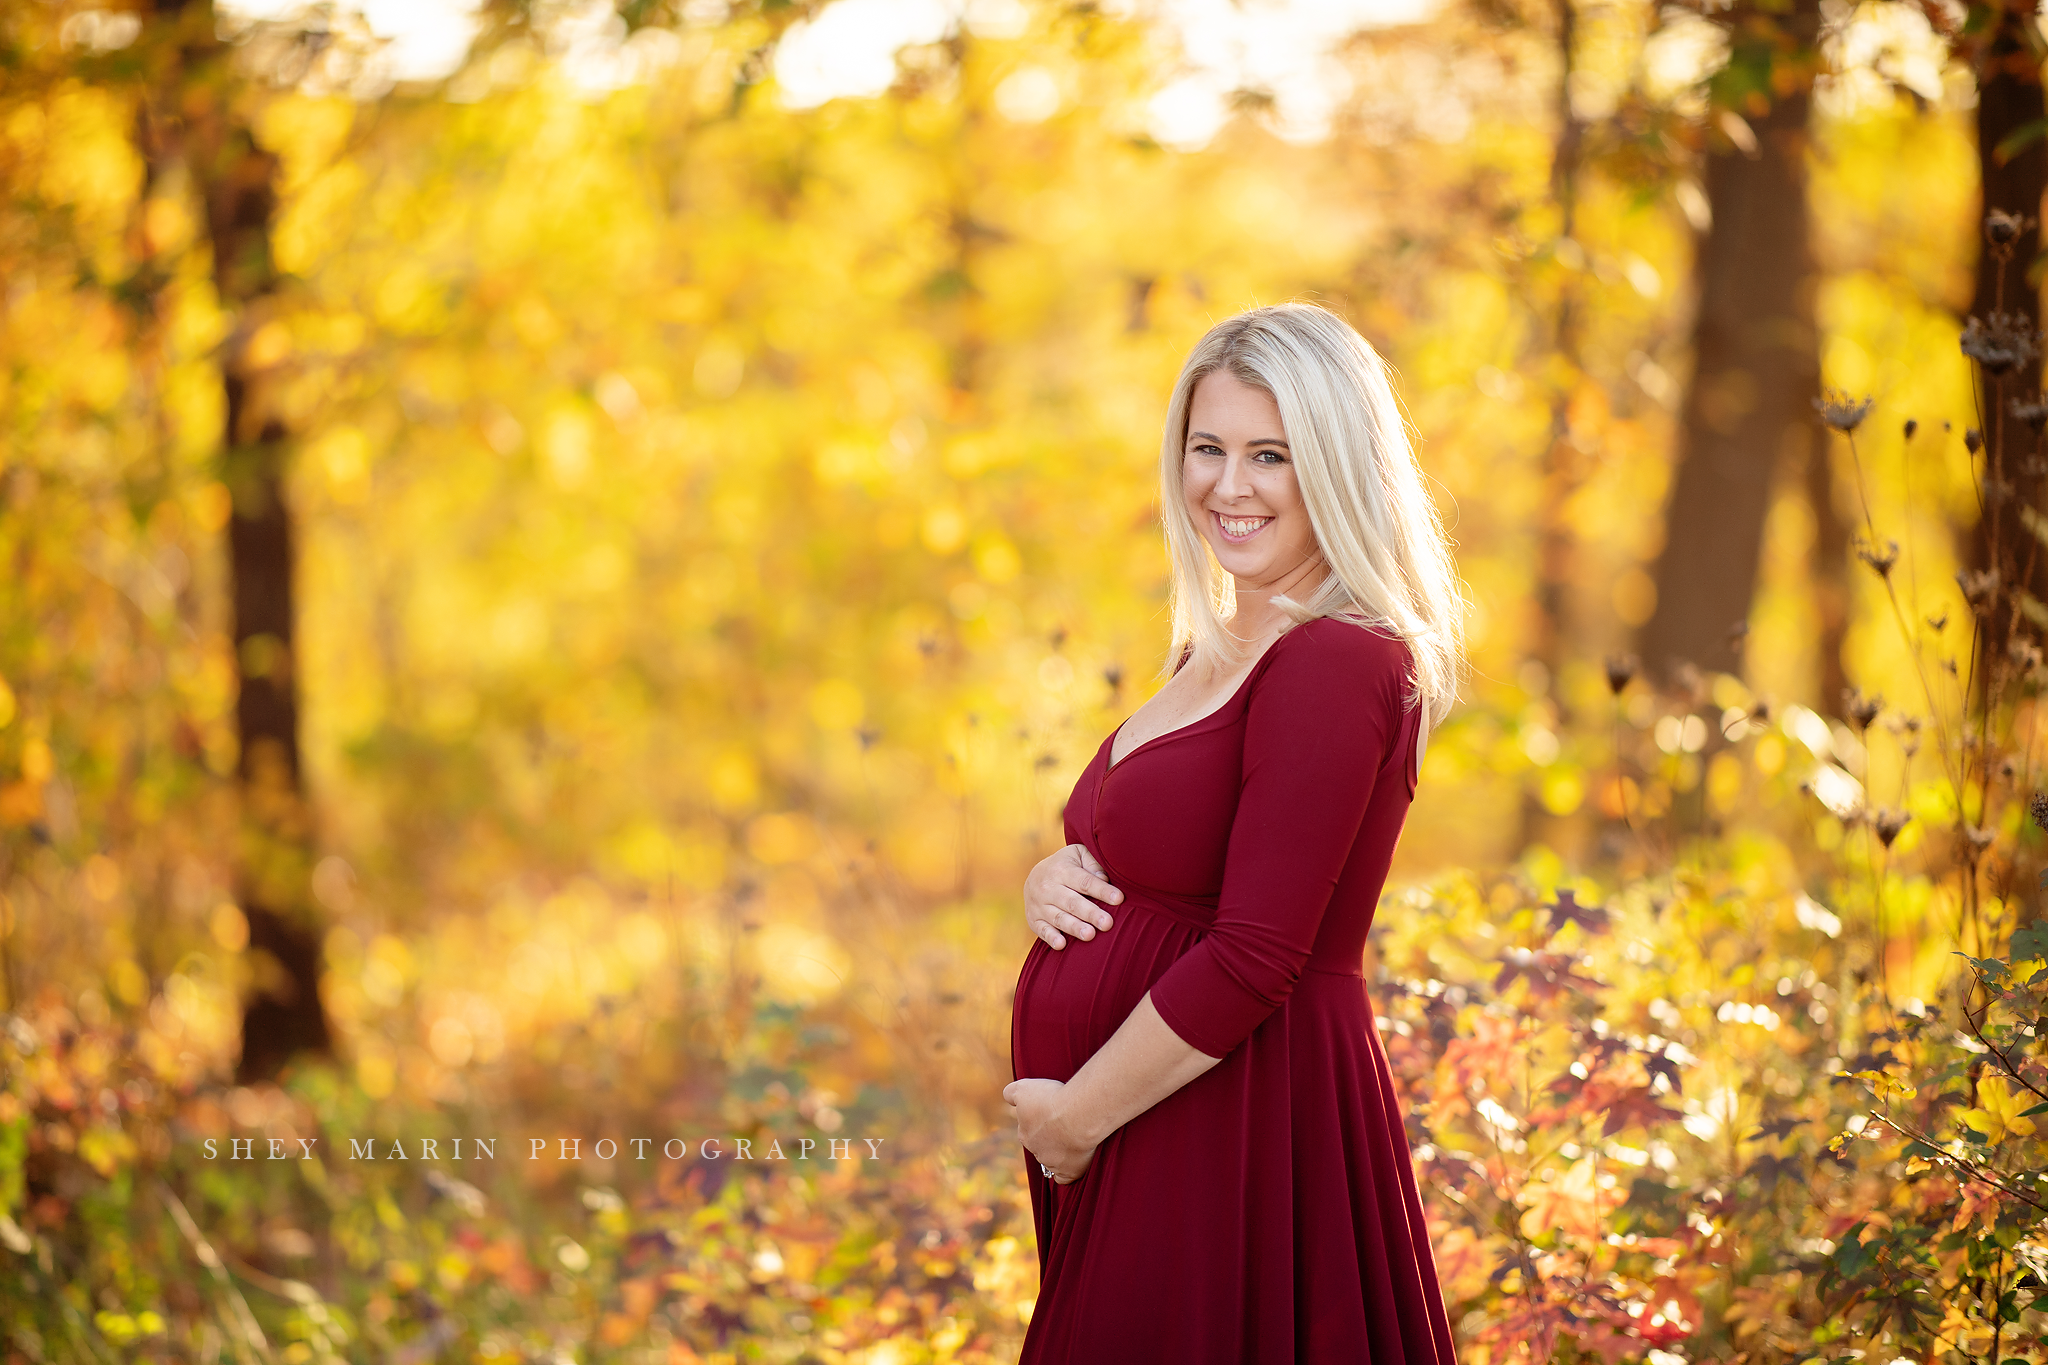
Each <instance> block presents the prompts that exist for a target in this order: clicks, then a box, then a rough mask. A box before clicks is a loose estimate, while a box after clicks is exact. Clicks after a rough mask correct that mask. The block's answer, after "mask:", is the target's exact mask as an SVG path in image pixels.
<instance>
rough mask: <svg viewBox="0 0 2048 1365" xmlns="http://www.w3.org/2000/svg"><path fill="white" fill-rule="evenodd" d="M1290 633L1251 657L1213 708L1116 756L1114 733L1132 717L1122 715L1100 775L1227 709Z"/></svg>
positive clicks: (1104, 751) (1283, 633) (1119, 732)
mask: <svg viewBox="0 0 2048 1365" xmlns="http://www.w3.org/2000/svg"><path fill="white" fill-rule="evenodd" d="M1289 634H1292V632H1291V631H1287V632H1282V634H1281V636H1280V639H1276V640H1275V641H1273V643H1272V644H1270V645H1267V646H1266V648H1265V649H1264V650H1263V651H1261V652H1260V654H1259V657H1258V658H1256V659H1254V660H1252V666H1251V667H1250V668H1248V669H1246V670H1245V674H1244V677H1243V678H1242V679H1241V680H1240V681H1239V682H1238V684H1237V688H1236V690H1235V691H1233V692H1232V693H1231V694H1230V695H1229V696H1227V697H1225V698H1224V699H1223V700H1222V701H1221V702H1218V703H1217V705H1216V708H1215V709H1214V710H1212V711H1204V712H1203V713H1202V714H1201V715H1199V716H1196V717H1195V718H1194V719H1193V720H1191V721H1189V722H1188V723H1187V724H1185V725H1177V726H1175V727H1174V728H1173V729H1171V730H1168V731H1166V732H1165V733H1164V734H1158V735H1154V736H1152V738H1150V739H1148V740H1146V741H1145V742H1144V743H1143V744H1140V745H1138V746H1137V747H1136V748H1135V749H1132V750H1131V751H1130V752H1129V753H1127V754H1125V755H1124V756H1123V757H1122V758H1118V757H1116V737H1117V736H1118V735H1120V734H1122V733H1123V730H1124V726H1126V725H1128V724H1130V720H1131V717H1130V716H1125V717H1124V718H1123V719H1122V720H1120V721H1118V722H1117V727H1116V729H1114V730H1111V731H1110V732H1109V744H1108V747H1106V748H1105V749H1104V750H1103V753H1102V756H1103V759H1104V767H1103V769H1102V775H1103V777H1105V778H1107V777H1108V776H1109V775H1110V774H1111V773H1113V772H1115V771H1116V770H1117V769H1118V768H1121V767H1123V766H1124V764H1126V763H1129V762H1130V761H1131V760H1132V759H1134V758H1136V757H1137V756H1138V755H1139V754H1141V753H1143V752H1145V750H1147V749H1149V748H1151V747H1152V746H1153V745H1155V744H1157V743H1159V742H1160V741H1161V740H1167V739H1172V738H1174V737H1175V736H1177V735H1184V734H1186V733H1187V732H1188V731H1190V730H1192V729H1194V728H1195V727H1196V726H1197V725H1200V724H1201V723H1202V722H1203V721H1205V720H1211V719H1213V718H1215V717H1216V716H1220V715H1222V714H1223V713H1224V712H1225V711H1227V710H1229V709H1230V704H1231V703H1232V702H1234V701H1236V700H1237V699H1238V698H1239V697H1241V696H1243V695H1244V690H1245V688H1247V687H1249V686H1251V681H1252V675H1253V674H1255V673H1257V672H1258V671H1259V665H1260V664H1263V663H1264V662H1265V661H1266V659H1267V658H1268V657H1269V656H1270V655H1271V654H1272V653H1273V651H1274V650H1275V649H1277V648H1279V646H1280V640H1284V639H1286V638H1287V636H1288V635H1289ZM1136 714H1137V712H1135V711H1133V712H1132V713H1131V715H1136Z"/></svg>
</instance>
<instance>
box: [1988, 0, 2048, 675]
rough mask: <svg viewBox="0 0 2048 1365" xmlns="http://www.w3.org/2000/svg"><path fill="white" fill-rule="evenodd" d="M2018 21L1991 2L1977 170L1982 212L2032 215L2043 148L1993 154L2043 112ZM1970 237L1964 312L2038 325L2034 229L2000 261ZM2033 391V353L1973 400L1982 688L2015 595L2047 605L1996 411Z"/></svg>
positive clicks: (2012, 431) (2017, 443) (2013, 431)
mask: <svg viewBox="0 0 2048 1365" xmlns="http://www.w3.org/2000/svg"><path fill="white" fill-rule="evenodd" d="M2028 22H2029V13H2028V11H2026V10H2022V9H2020V8H2017V7H2005V6H2001V7H2000V8H1999V9H1998V11H1997V27H1996V28H1995V29H1994V30H1993V31H1992V33H1991V34H1990V35H1989V37H1988V38H1987V39H1985V40H1984V49H1983V56H1982V58H1981V59H1980V65H1979V70H1978V77H1977V81H1978V84H1977V165H1978V172H1979V175H1980V176H1981V184H1982V187H1983V211H1984V213H1985V214H1988V213H1990V212H1991V211H1992V210H1993V209H2002V210H2004V211H2005V212H2007V213H2013V214H2018V215H2021V216H2022V217H2026V218H2034V219H2038V218H2039V217H2040V216H2041V198H2042V194H2043V193H2044V191H2048V142H2044V141H2043V140H2042V139H2041V138H2040V137H2038V136H2036V137H2034V138H2033V139H2032V140H2031V141H2029V142H2027V144H2026V145H2025V146H2024V147H2022V148H2019V149H2017V150H2016V151H2013V152H2011V153H2010V154H2009V155H2008V156H2007V157H2006V158H2004V159H2001V158H2000V156H1999V154H1998V150H1999V147H2000V145H2001V144H2003V143H2004V142H2005V141H2006V139H2008V138H2010V137H2012V136H2013V135H2014V134H2015V133H2019V132H2020V131H2021V130H2022V129H2024V128H2026V127H2027V125H2029V124H2032V123H2035V122H2036V121H2037V120H2039V119H2040V118H2041V117H2042V115H2043V104H2042V98H2041V83H2040V71H2039V66H2038V63H2037V62H2035V61H2034V60H2032V59H2030V58H2029V56H2028V51H2027V46H2026V39H2025V34H2024V32H2023V29H2022V25H2024V24H2026V23H2028ZM1981 222H1982V218H1981V216H1980V218H1979V223H1980V225H1981ZM1977 241H1978V245H1979V248H1980V250H1979V252H1978V259H1977V287H1976V292H1975V296H1974V297H1973V298H1972V300H1971V303H1970V313H1971V315H1972V316H1974V317H1978V318H1983V319H1987V320H1988V319H1989V318H1990V317H1991V315H1992V314H1993V313H2025V314H2026V315H2027V316H2028V318H2029V319H2030V320H2032V321H2033V322H2038V320H2039V315H2040V290H2039V289H2038V288H2037V287H2036V286H2035V285H2034V284H2031V283H2029V282H2028V280H2027V272H2028V270H2029V268H2030V267H2031V266H2032V265H2033V263H2034V257H2035V255H2036V253H2037V252H2038V251H2039V250H2040V246H2041V235H2040V232H2039V230H2038V229H2037V228H2035V227H2033V226H2029V227H2028V228H2027V229H2026V230H2025V231H2023V232H2022V233H2021V234H2020V235H2019V238H2018V240H2017V241H2016V242H2015V243H2014V244H2013V247H2012V248H2011V249H2010V250H2009V252H2008V253H2007V255H2008V256H2009V259H2008V260H2005V261H2001V260H2000V259H1999V253H1997V252H1996V251H1994V250H1991V249H1987V248H1986V247H1985V238H1984V236H1983V234H1982V233H1981V232H1980V233H1979V235H1978V237H1977ZM2040 391H2041V359H2040V356H2039V355H2038V354H2037V355H2035V356H2034V357H2033V358H2032V359H2031V360H2029V361H2028V362H2027V363H2026V364H2025V365H2022V366H2020V367H2019V368H2018V369H2016V370H2014V371H2013V372H2012V373H2010V374H2008V375H2005V376H2004V377H2003V378H2001V379H1999V380H1998V381H1997V382H1995V383H1993V384H1991V385H1989V386H1988V388H1987V390H1986V391H1985V392H1984V393H1983V395H1982V402H1983V416H1984V441H1985V446H1984V453H1983V459H1984V468H1985V478H1984V480H1983V485H1984V488H1985V492H1986V497H1985V506H1984V515H1983V517H1982V518H1981V519H1980V520H1979V522H1978V524H1977V531H1976V535H1975V536H1974V538H1973V544H1972V545H1971V546H1970V551H1969V559H1970V561H1971V562H1972V563H1973V564H1974V565H1975V567H1977V568H1978V569H1985V568H1991V567H1993V566H1997V567H1998V568H1999V569H2000V571H2001V575H2002V577H2003V586H2002V587H2001V588H2000V590H1999V592H1998V594H1997V597H1996V600H1995V603H1994V605H1993V607H1992V609H1991V611H1990V613H1989V615H1988V617H1987V619H1986V620H1985V623H1984V631H1983V645H1984V660H1983V663H1982V664H1980V667H1979V668H1978V671H1977V677H1978V679H1979V681H1980V683H1988V682H1989V680H1990V675H1991V674H1992V673H1993V672H1994V671H1995V670H1999V669H2002V667H2003V662H2004V659H2005V653H2006V641H2007V640H2008V638H2010V636H2011V633H2012V628H2013V623H2014V619H2015V616H2016V615H2017V613H2018V609H2019V603H2020V601H2021V598H2020V595H2019V594H2020V592H2021V591H2025V592H2027V593H2030V594H2032V596H2033V597H2034V598H2035V599H2036V600H2048V592H2044V591H2043V588H2042V583H2043V580H2044V579H2048V551H2043V550H2041V548H2040V547H2039V545H2038V543H2037V542H2036V541H2035V540H2034V538H2033V536H2032V535H2030V534H2029V533H2028V531H2027V529H2026V527H2025V525H2024V524H2023V523H2022V522H2021V520H2020V508H2021V507H2022V506H2023V505H2028V506H2031V505H2038V503H2039V501H2040V498H2039V494H2040V488H2041V480H2040V478H2039V476H2038V474H2035V473H2030V472H2029V471H2028V469H2027V465H2028V461H2029V457H2031V456H2032V455H2033V453H2034V446H2035V438H2034V433H2033V432H2032V431H2031V430H2029V429H2028V428H2027V426H2026V425H2025V424H2024V423H2022V422H2019V421H2016V420H2014V418H2013V416H2012V414H2011V412H2010V411H2007V410H2006V406H2007V404H2008V403H2009V402H2010V400H2012V399H2013V398H2022V399H2027V400H2031V399H2033V398H2034V397H2035V396H2036V395H2038V394H2039V393H2040ZM2008 485H2010V486H2011V487H2012V489H2013V493H2014V494H2015V495H2016V496H2009V497H2004V498H2000V497H1998V496H1997V495H1996V492H1995V490H1997V489H1999V488H2001V487H2004V486H2008ZM1985 664H1988V665H1989V666H1988V667H1987V666H1983V665H1985Z"/></svg>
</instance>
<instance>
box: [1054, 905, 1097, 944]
mask: <svg viewBox="0 0 2048 1365" xmlns="http://www.w3.org/2000/svg"><path fill="white" fill-rule="evenodd" d="M1046 918H1047V919H1049V920H1051V921H1052V923H1053V924H1055V925H1056V926H1058V927H1059V929H1060V930H1061V931H1062V932H1063V933H1067V934H1071V935H1073V936H1074V937H1075V938H1078V939H1080V940H1081V941H1082V942H1083V943H1086V942H1087V941H1088V940H1089V939H1091V938H1094V937H1095V935H1096V932H1097V930H1096V927H1095V925H1094V924H1092V923H1090V922H1089V920H1088V919H1087V918H1086V917H1085V916H1083V915H1081V914H1080V913H1078V911H1077V910H1055V911H1053V912H1052V914H1050V915H1048V916H1047V917H1046Z"/></svg>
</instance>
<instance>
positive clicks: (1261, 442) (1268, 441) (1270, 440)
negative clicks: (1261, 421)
mask: <svg viewBox="0 0 2048 1365" xmlns="http://www.w3.org/2000/svg"><path fill="white" fill-rule="evenodd" d="M1196 437H1200V438H1201V439H1202V440H1204V441H1216V442H1219V443H1220V442H1221V441H1222V440H1223V438H1222V437H1221V436H1218V435H1216V434H1215V433H1214V432H1210V431H1191V432H1189V433H1188V439H1189V440H1190V441H1192V440H1194V439H1195V438H1196ZM1247 444H1249V445H1255V446H1279V447H1280V448H1281V449H1282V450H1286V449H1287V448H1288V447H1287V442H1285V441H1283V440H1281V439H1280V438H1278V437H1277V436H1262V437H1260V438H1259V439H1258V440H1256V441H1250V442H1247Z"/></svg>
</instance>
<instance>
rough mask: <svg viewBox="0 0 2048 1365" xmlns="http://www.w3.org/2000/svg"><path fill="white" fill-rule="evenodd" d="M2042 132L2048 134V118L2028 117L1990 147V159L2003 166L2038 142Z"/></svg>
mask: <svg viewBox="0 0 2048 1365" xmlns="http://www.w3.org/2000/svg"><path fill="white" fill-rule="evenodd" d="M2044 134H2048V118H2037V119H2028V120H2027V121H2026V122H2025V123H2022V124H2021V125H2020V126H2019V127H2017V128H2015V129H2013V130H2012V131H2011V132H2010V133H2007V134H2006V135H2005V136H2004V137H2003V138H2002V139H2000V140H1999V143H1998V145H1997V146H1996V147H1993V148H1992V149H1991V159H1992V160H1993V161H1996V162H1997V163H1998V164H1999V165H2001V166H2003V165H2004V164H2005V163H2006V162H2008V161H2011V160H2012V159H2013V158H2014V157H2016V156H2018V155H2019V154H2020V153H2021V152H2023V151H2025V150H2026V149H2027V148H2028V147H2031V146H2032V145H2033V144H2034V143H2036V142H2039V141H2040V140H2041V138H2042V136H2043V135H2044Z"/></svg>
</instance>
